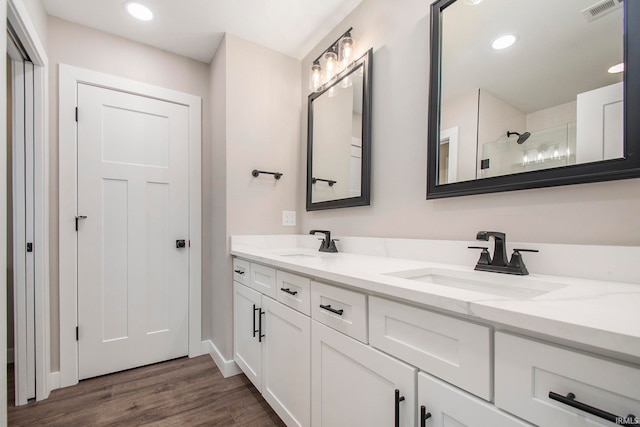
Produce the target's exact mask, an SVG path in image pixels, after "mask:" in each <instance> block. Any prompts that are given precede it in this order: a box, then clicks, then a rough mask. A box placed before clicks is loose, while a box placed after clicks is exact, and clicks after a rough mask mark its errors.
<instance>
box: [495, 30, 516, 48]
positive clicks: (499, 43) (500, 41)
mask: <svg viewBox="0 0 640 427" xmlns="http://www.w3.org/2000/svg"><path fill="white" fill-rule="evenodd" d="M516 40H517V39H516V36H514V35H513V34H507V35H504V36H501V37H498V38H497V39H495V40H494V41H493V43H491V47H492V48H494V49H495V50H501V49H506V48H508V47H510V46H512V45H513V44H514V43H515V42H516Z"/></svg>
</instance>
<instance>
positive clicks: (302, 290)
mask: <svg viewBox="0 0 640 427" xmlns="http://www.w3.org/2000/svg"><path fill="white" fill-rule="evenodd" d="M276 292H277V299H278V301H280V302H281V303H283V304H285V305H288V306H289V307H291V308H293V309H294V310H298V311H299V312H301V313H303V314H306V315H307V316H311V279H308V278H306V277H302V276H298V275H297V274H291V273H285V272H284V271H279V270H278V271H277V272H276Z"/></svg>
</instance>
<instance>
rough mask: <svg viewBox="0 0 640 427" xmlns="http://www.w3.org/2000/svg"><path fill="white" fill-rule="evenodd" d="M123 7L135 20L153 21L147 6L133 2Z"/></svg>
mask: <svg viewBox="0 0 640 427" xmlns="http://www.w3.org/2000/svg"><path fill="white" fill-rule="evenodd" d="M124 6H125V8H126V9H127V12H129V14H130V15H131V16H133V17H134V18H136V19H139V20H141V21H151V20H152V19H153V12H151V10H149V8H148V7H147V6H144V5H142V4H140V3H136V2H133V1H128V2H126V3H125V4H124Z"/></svg>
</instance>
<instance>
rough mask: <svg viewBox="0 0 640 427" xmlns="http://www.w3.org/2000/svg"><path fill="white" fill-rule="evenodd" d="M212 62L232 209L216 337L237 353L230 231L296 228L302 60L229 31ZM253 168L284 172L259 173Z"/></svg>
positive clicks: (219, 205)
mask: <svg viewBox="0 0 640 427" xmlns="http://www.w3.org/2000/svg"><path fill="white" fill-rule="evenodd" d="M211 68H212V70H211V82H212V83H211V99H212V100H213V107H214V108H213V117H212V120H211V123H212V124H213V126H214V127H215V129H214V130H213V160H212V163H213V165H214V166H216V167H217V168H220V169H221V170H216V171H215V176H214V178H215V181H214V183H213V187H214V199H213V205H214V208H213V209H214V212H217V213H218V212H220V211H222V210H223V209H224V210H225V211H226V212H225V214H226V215H225V216H226V220H225V222H226V230H224V228H223V226H222V224H221V223H219V222H218V221H219V219H217V220H216V224H215V227H214V250H213V253H214V258H213V265H214V271H213V278H214V283H213V294H212V310H213V324H212V341H213V343H214V344H215V345H216V347H217V348H218V350H219V351H220V352H221V354H222V356H223V357H225V358H226V359H232V358H233V342H232V338H233V337H232V323H233V322H232V287H231V283H232V278H231V257H230V256H229V236H231V235H233V234H279V233H282V234H284V233H294V232H295V231H296V228H290V227H283V226H282V211H283V210H295V208H296V203H297V201H296V194H297V190H298V185H299V182H298V176H297V169H298V158H299V138H298V135H299V132H300V124H299V121H298V117H300V84H301V83H300V62H299V61H297V60H295V59H293V58H290V57H287V56H284V55H282V54H279V53H277V52H274V51H272V50H269V49H267V48H264V47H262V46H259V45H257V44H254V43H251V42H248V41H245V40H242V39H239V38H237V37H234V36H232V35H229V34H227V35H226V36H225V39H224V42H223V43H222V46H221V48H220V50H219V51H218V52H217V53H216V56H215V57H214V60H213V62H212V67H211ZM222 102H224V105H223V104H222ZM222 129H224V130H222ZM223 168H224V169H223ZM253 169H260V170H266V171H278V172H281V173H283V174H284V175H283V176H282V178H281V179H280V180H278V181H276V180H275V179H274V178H273V177H272V176H270V175H261V176H259V177H258V178H254V177H253V176H252V175H251V171H252V170H253ZM222 170H224V171H225V172H224V174H222ZM221 186H224V187H225V188H224V189H222V188H220V187H221Z"/></svg>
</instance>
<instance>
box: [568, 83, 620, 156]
mask: <svg viewBox="0 0 640 427" xmlns="http://www.w3.org/2000/svg"><path fill="white" fill-rule="evenodd" d="M623 98H624V87H623V84H622V83H615V84H612V85H609V86H604V87H601V88H598V89H594V90H591V91H589V92H584V93H580V94H578V97H577V121H576V132H577V133H576V141H577V145H576V161H577V163H587V162H596V161H600V160H609V159H619V158H622V157H624V143H623V141H624V139H623V129H624V117H623Z"/></svg>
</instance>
